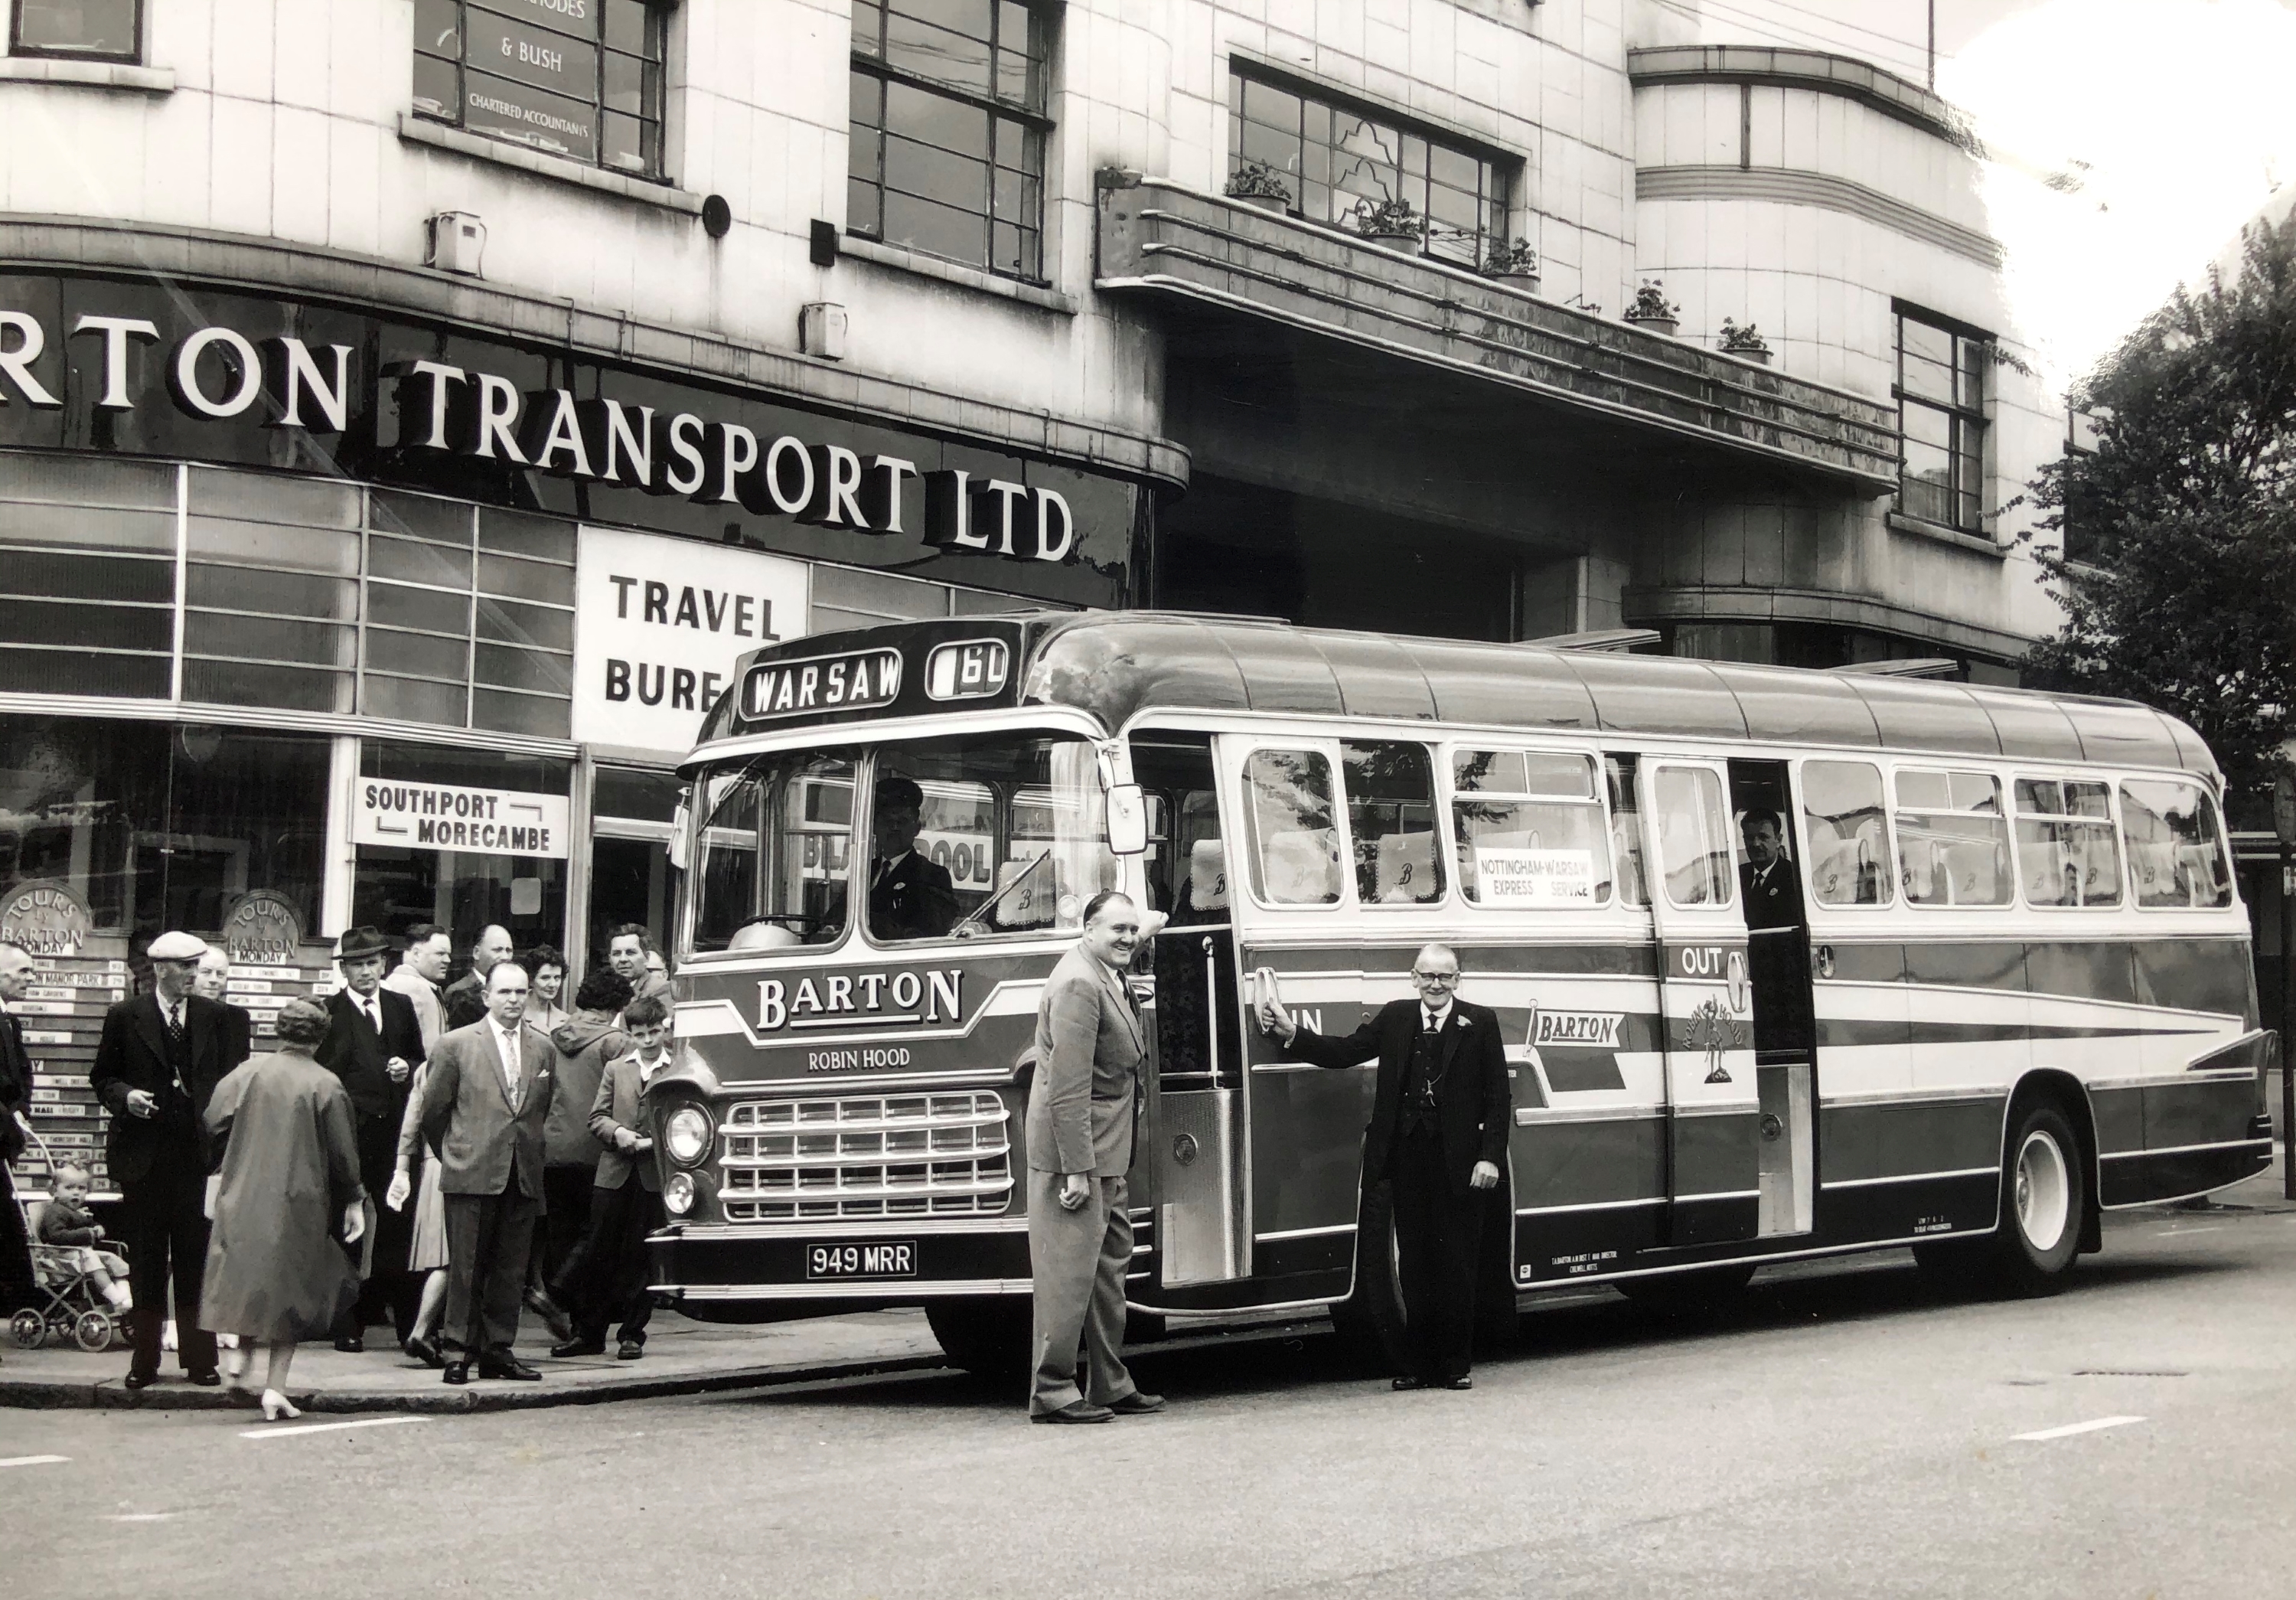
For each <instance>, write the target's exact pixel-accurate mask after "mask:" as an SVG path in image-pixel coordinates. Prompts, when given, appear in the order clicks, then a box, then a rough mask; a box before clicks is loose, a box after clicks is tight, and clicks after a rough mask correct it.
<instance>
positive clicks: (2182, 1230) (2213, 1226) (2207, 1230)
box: [2161, 1222, 2224, 1239]
mask: <svg viewBox="0 0 2296 1600" xmlns="http://www.w3.org/2000/svg"><path fill="white" fill-rule="evenodd" d="M2223 1228H2224V1224H2223V1223H2221V1222H2211V1223H2210V1224H2209V1225H2208V1226H2207V1227H2164V1228H2162V1229H2161V1237H2162V1238H2164V1239H2166V1238H2170V1237H2173V1236H2174V1235H2177V1234H2213V1233H2219V1232H2222V1231H2223Z"/></svg>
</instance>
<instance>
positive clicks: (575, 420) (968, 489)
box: [0, 306, 1078, 564]
mask: <svg viewBox="0 0 2296 1600" xmlns="http://www.w3.org/2000/svg"><path fill="white" fill-rule="evenodd" d="M67 350H70V351H71V352H73V353H74V356H75V357H76V360H75V364H74V365H76V366H77V367H78V368H80V369H82V370H85V371H87V372H89V373H100V374H101V375H100V379H98V380H96V381H95V382H93V383H92V384H91V387H92V388H94V389H95V390H96V397H95V398H94V399H93V401H92V402H91V403H92V405H93V406H94V409H95V410H97V411H100V412H107V413H113V414H122V413H132V412H134V411H135V409H136V406H137V403H138V394H137V390H136V386H135V383H134V382H132V380H131V367H132V366H134V365H138V364H140V362H141V361H143V360H145V359H149V358H150V357H151V356H153V355H156V356H157V357H158V359H159V360H160V364H161V366H162V368H163V370H164V372H165V374H166V378H167V388H168V397H169V398H170V400H171V401H172V402H173V403H174V406H175V407H176V410H177V411H179V412H180V413H182V414H184V416H186V417H188V418H191V419H192V420H193V421H195V422H212V423H232V422H244V421H259V422H260V423H261V425H262V426H263V427H265V428H266V429H298V430H301V431H304V432H306V433H308V434H314V435H332V434H340V433H343V432H345V431H348V429H349V428H350V426H351V421H352V414H353V411H354V408H355V406H356V407H357V409H359V410H360V411H362V412H363V413H364V412H369V411H373V410H375V409H377V408H376V407H374V406H371V405H370V402H371V401H372V400H373V399H376V398H381V394H382V393H383V392H384V391H385V386H387V389H388V393H389V396H390V397H391V398H393V399H394V400H395V401H396V407H397V416H398V439H397V446H396V447H398V448H401V449H404V450H406V451H408V452H411V453H413V454H415V455H438V456H441V457H455V458H459V459H463V460H468V461H472V462H491V463H495V464H499V465H501V466H504V467H507V468H512V469H527V470H531V471H534V472H543V473H546V474H548V475H550V476H552V477H555V478H563V479H568V480H574V481H577V482H588V483H597V484H604V485H611V486H616V487H619V488H633V489H638V490H641V491H643V492H644V493H646V494H649V495H654V496H676V497H679V498H683V499H685V500H690V501H692V502H693V503H694V504H696V505H702V506H726V507H739V508H740V509H742V510H743V511H746V512H749V513H752V514H754V515H757V516H761V517H762V516H787V517H791V518H794V519H795V520H796V521H799V522H802V523H805V524H807V525H808V526H812V527H817V528H829V529H842V530H845V531H848V532H851V533H857V534H863V535H869V536H874V537H914V536H920V535H921V536H922V538H923V540H924V542H925V543H926V544H928V545H931V546H934V547H935V548H937V549H939V550H941V551H944V552H946V553H948V554H972V555H993V556H998V557H1001V558H1003V559H1005V560H1008V561H1016V562H1053V563H1055V564H1058V563H1063V562H1071V561H1074V560H1076V559H1077V556H1078V549H1077V527H1076V517H1075V513H1073V512H1072V511H1071V510H1070V506H1069V503H1068V501H1067V499H1066V498H1065V497H1064V496H1062V495H1061V493H1060V492H1059V491H1058V490H1056V489H1053V488H1046V487H1042V486H1031V485H1029V484H1025V483H1016V482H1013V481H1011V480H1006V479H1003V478H997V477H994V476H989V475H987V474H983V473H980V472H974V471H971V470H967V469H959V468H949V469H946V470H939V471H930V472H928V471H921V470H920V469H919V468H918V466H917V464H916V463H915V462H914V461H912V460H910V459H908V458H906V457H905V456H900V455H892V454H890V452H887V451H883V450H876V451H870V452H868V453H866V454H865V453H863V452H862V451H860V450H857V449H855V448H852V447H849V446H846V445H841V444H836V443H830V442H824V441H822V440H820V439H807V438H801V437H799V435H798V434H795V433H775V432H774V431H772V430H770V429H768V430H767V431H765V432H760V431H758V430H756V429H752V428H750V427H747V426H745V425H743V424H742V423H736V422H732V421H729V420H726V418H724V417H713V416H710V415H708V414H704V413H703V412H701V411H688V410H683V409H678V408H676V407H675V406H664V407H656V406H641V405H633V404H626V403H625V402H623V401H622V400H619V399H617V398H613V397H612V396H610V395H599V396H595V397H593V398H587V399H577V398H575V395H574V391H573V390H570V389H557V388H553V389H538V390H521V389H520V388H519V386H518V385H517V384H516V383H514V382H512V380H510V379H509V378H506V377H504V376H503V375H501V374H500V373H491V372H486V371H483V370H480V368H478V367H475V366H458V365H453V364H451V363H448V362H444V361H431V360H408V361H400V362H393V363H389V364H388V365H384V366H383V367H382V368H381V371H380V372H379V373H373V374H371V375H368V376H365V377H363V376H362V374H361V373H360V372H359V370H358V364H359V352H358V351H357V350H355V349H353V348H352V347H351V346H350V345H348V344H334V343H324V342H310V341H304V340H302V339H298V338H294V337H291V336H287V335H274V336H271V337H266V338H262V339H250V338H249V337H248V336H247V335H246V334H244V333H242V332H239V331H238V330H237V329H235V328H232V327H229V326H221V325H209V326H202V327H195V328H193V329H192V330H191V331H190V332H187V333H184V335H183V336H182V337H180V338H177V339H174V340H173V341H171V342H170V341H164V340H163V337H162V335H161V333H160V327H159V324H157V323H155V322H153V321H152V320H151V319H150V318H147V317H139V316H108V315H101V314H97V313H93V312H91V313H86V314H83V315H81V316H78V318H76V319H74V320H73V321H72V323H71V324H70V326H69V327H64V326H62V325H61V323H60V322H59V323H57V324H55V325H53V326H52V325H51V323H50V321H49V320H45V319H43V318H42V317H41V316H37V315H36V314H35V313H33V312H29V311H23V310H18V309H14V308H10V307H6V306H0V408H4V407H6V406H18V405H21V406H29V407H30V408H32V409H33V410H36V411H37V410H61V409H62V408H63V405H64V401H63V399H62V398H60V397H59V395H58V392H57V391H58V390H61V389H64V388H65V387H66V377H65V373H64V367H65V362H64V359H63V357H64V352H65V351H67ZM131 357H133V359H131ZM74 381H75V382H78V381H80V380H74ZM370 386H371V389H372V392H371V391H370ZM912 480H916V481H917V482H918V483H919V484H921V486H922V491H923V493H922V512H923V515H922V521H923V526H922V528H921V529H920V528H914V527H911V526H909V525H908V524H907V521H906V517H907V515H908V513H910V511H911V510H913V509H914V506H913V505H912V504H911V502H910V499H909V496H907V495H906V494H905V493H904V490H905V489H906V488H907V487H908V486H909V485H910V484H911V481H912Z"/></svg>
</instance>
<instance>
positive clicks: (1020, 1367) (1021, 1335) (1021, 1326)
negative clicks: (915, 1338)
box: [925, 1294, 1032, 1381]
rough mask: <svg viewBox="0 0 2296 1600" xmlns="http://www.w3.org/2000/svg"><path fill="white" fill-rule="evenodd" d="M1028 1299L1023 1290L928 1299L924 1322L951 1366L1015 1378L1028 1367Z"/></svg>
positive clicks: (1026, 1371) (994, 1376)
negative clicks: (1016, 1292) (1014, 1292)
mask: <svg viewBox="0 0 2296 1600" xmlns="http://www.w3.org/2000/svg"><path fill="white" fill-rule="evenodd" d="M1031 1303H1032V1302H1031V1301H1029V1297H1028V1296H1027V1295H1025V1294H983V1295H964V1296H959V1297H956V1298H953V1299H948V1300H932V1301H926V1302H925V1324H926V1325H927V1326H929V1327H931V1329H932V1335H933V1337H934V1338H935V1339H936V1340H938V1341H939V1342H940V1349H941V1354H943V1355H945V1356H947V1358H949V1362H950V1364H951V1365H952V1366H961V1367H963V1368H964V1370H965V1371H967V1372H969V1373H972V1374H974V1375H976V1376H978V1377H983V1378H990V1379H995V1380H998V1381H1003V1380H1006V1379H1018V1378H1021V1377H1023V1376H1025V1375H1026V1374H1027V1373H1028V1370H1029V1339H1030V1337H1031V1330H1030V1322H1029V1311H1030V1307H1031Z"/></svg>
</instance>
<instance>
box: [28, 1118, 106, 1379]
mask: <svg viewBox="0 0 2296 1600" xmlns="http://www.w3.org/2000/svg"><path fill="white" fill-rule="evenodd" d="M32 1142H33V1143H34V1144H36V1145H39V1147H40V1154H41V1156H42V1157H43V1158H44V1159H45V1161H47V1163H48V1170H49V1171H50V1172H51V1173H53V1172H54V1171H55V1169H56V1158H55V1154H54V1153H53V1151H51V1150H50V1149H49V1148H48V1145H47V1141H46V1140H45V1139H43V1138H41V1137H40V1135H39V1130H38V1129H37V1128H34V1129H32ZM16 1203H17V1205H18V1207H20V1208H21V1210H22V1211H23V1213H24V1237H25V1239H26V1241H27V1242H28V1243H29V1244H30V1245H31V1247H32V1284H33V1287H34V1289H35V1290H36V1291H37V1292H38V1293H39V1294H40V1295H41V1296H43V1297H44V1298H45V1301H46V1303H45V1305H44V1306H39V1307H32V1306H27V1307H26V1308H24V1309H22V1310H21V1311H19V1312H17V1313H16V1315H15V1316H14V1317H11V1318H10V1319H9V1322H8V1332H9V1333H11V1334H12V1335H14V1337H15V1340H16V1343H17V1346H18V1348H20V1349H22V1350H38V1349H39V1348H40V1347H41V1346H42V1345H44V1344H45V1343H47V1342H49V1341H50V1340H51V1339H53V1340H54V1341H56V1342H58V1343H61V1342H63V1341H64V1340H66V1339H70V1341H71V1342H73V1343H75V1344H77V1345H78V1346H79V1347H80V1349H82V1350H88V1351H92V1352H93V1351H100V1350H110V1349H111V1346H112V1342H113V1341H114V1340H116V1339H117V1338H119V1335H120V1334H121V1333H124V1332H126V1330H125V1329H124V1328H122V1327H121V1326H120V1320H119V1313H118V1312H116V1311H114V1310H113V1309H111V1306H110V1305H108V1304H106V1303H105V1301H104V1298H103V1296H102V1293H101V1292H99V1291H98V1290H97V1288H96V1286H95V1284H94V1275H93V1274H91V1273H89V1272H86V1271H85V1270H83V1269H82V1268H81V1266H80V1258H81V1256H82V1255H83V1254H84V1253H85V1247H84V1246H81V1245H77V1244H43V1243H40V1240H39V1235H38V1233H37V1231H36V1230H35V1229H34V1227H33V1223H34V1221H35V1218H34V1217H33V1216H32V1207H31V1202H29V1201H27V1200H26V1199H24V1198H23V1196H21V1195H18V1196H17V1198H16ZM104 1249H105V1250H107V1251H111V1252H113V1253H115V1254H125V1253H126V1251H125V1250H124V1248H123V1247H122V1246H120V1245H119V1244H118V1243H111V1242H107V1243H105V1245H104Z"/></svg>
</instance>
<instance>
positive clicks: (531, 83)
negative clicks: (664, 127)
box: [414, 0, 670, 178]
mask: <svg viewBox="0 0 2296 1600" xmlns="http://www.w3.org/2000/svg"><path fill="white" fill-rule="evenodd" d="M669 9H670V8H669V7H668V5H666V4H646V3H644V0H594V3H593V4H588V5H569V4H563V3H562V0H486V3H485V4H478V3H475V0H416V4H415V7H414V111H415V114H416V115H418V116H422V117H427V118H430V119H433V120H436V121H440V122H446V123H450V124H453V125H454V126H455V127H463V128H466V129H468V130H469V131H470V132H471V133H474V134H484V135H488V137H490V138H496V139H505V140H509V141H511V142H512V143H513V144H528V145H531V146H533V147H534V148H536V149H537V150H545V151H548V152H550V153H552V154H553V155H560V156H565V157H567V158H569V159H570V160H577V161H581V162H584V163H586V164H587V165H590V166H596V167H606V168H612V169H613V170H615V171H618V172H626V173H628V174H630V175H632V176H637V177H646V178H659V177H660V176H662V157H661V117H662V55H663V42H664V38H665V36H666V34H667V32H668V16H669Z"/></svg>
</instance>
